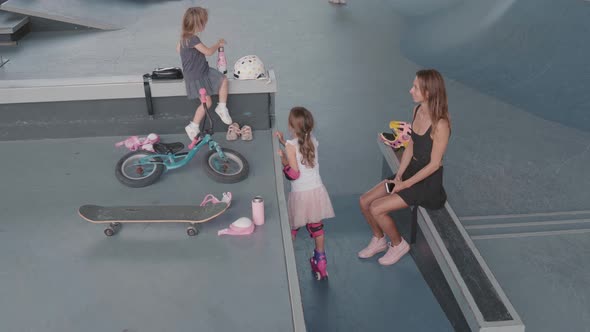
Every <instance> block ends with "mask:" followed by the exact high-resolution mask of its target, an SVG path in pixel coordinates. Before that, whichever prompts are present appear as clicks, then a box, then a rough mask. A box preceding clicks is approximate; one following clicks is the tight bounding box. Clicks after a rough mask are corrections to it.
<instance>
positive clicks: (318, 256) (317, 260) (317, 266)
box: [309, 249, 328, 280]
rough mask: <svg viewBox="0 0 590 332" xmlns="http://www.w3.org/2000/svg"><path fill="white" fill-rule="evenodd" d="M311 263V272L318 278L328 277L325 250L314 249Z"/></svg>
mask: <svg viewBox="0 0 590 332" xmlns="http://www.w3.org/2000/svg"><path fill="white" fill-rule="evenodd" d="M309 263H310V264H311V272H312V273H313V275H314V276H315V278H316V279H317V280H323V279H328V271H327V270H326V268H327V266H328V261H327V260H326V253H325V252H322V253H319V252H317V251H316V250H315V249H314V251H313V256H312V257H311V258H310V259H309Z"/></svg>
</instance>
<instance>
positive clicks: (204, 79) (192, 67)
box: [180, 36, 225, 99]
mask: <svg viewBox="0 0 590 332" xmlns="http://www.w3.org/2000/svg"><path fill="white" fill-rule="evenodd" d="M199 43H201V39H200V38H199V37H197V36H192V37H190V38H189V39H187V40H183V41H181V43H180V60H181V61H182V71H183V75H184V83H185V85H186V95H187V97H188V98H189V99H198V98H199V89H200V88H205V89H206V90H207V94H208V95H209V96H213V95H217V94H219V88H220V87H221V83H222V82H223V79H224V77H225V76H224V75H223V74H222V73H220V72H219V71H217V69H215V68H210V67H209V63H208V62H207V59H206V58H205V55H204V54H203V53H201V52H199V51H198V50H197V49H196V48H195V46H196V45H198V44H199Z"/></svg>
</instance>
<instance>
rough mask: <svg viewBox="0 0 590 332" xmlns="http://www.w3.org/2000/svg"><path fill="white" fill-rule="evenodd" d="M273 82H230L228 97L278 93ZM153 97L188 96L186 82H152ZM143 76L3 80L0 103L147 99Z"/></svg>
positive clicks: (272, 75) (273, 78)
mask: <svg viewBox="0 0 590 332" xmlns="http://www.w3.org/2000/svg"><path fill="white" fill-rule="evenodd" d="M269 77H270V80H247V81H239V80H235V79H232V78H230V79H229V94H256V93H275V92H276V91H277V84H276V77H275V73H274V71H272V70H270V71H269ZM151 89H152V97H153V98H158V97H176V96H186V90H185V86H184V81H183V80H170V81H152V82H151ZM144 96H145V95H144V90H143V77H142V75H133V76H109V77H77V78H60V79H38V80H5V81H0V104H18V103H43V102H57V101H81V100H109V99H133V98H144Z"/></svg>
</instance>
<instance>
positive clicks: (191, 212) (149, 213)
mask: <svg viewBox="0 0 590 332" xmlns="http://www.w3.org/2000/svg"><path fill="white" fill-rule="evenodd" d="M227 208H228V205H227V204H226V203H218V204H209V205H206V206H193V205H156V206H100V205H83V206H81V207H80V208H79V209H78V214H79V215H80V217H82V218H83V219H85V220H87V221H89V222H91V223H95V224H110V226H109V227H108V228H107V229H106V230H105V234H106V235H107V236H112V235H113V234H114V233H115V232H116V230H117V229H118V228H119V227H120V224H122V223H144V222H176V223H189V224H191V226H189V228H188V229H187V233H188V234H189V235H191V236H192V235H196V233H197V231H196V228H194V226H192V225H193V224H198V223H204V222H207V221H209V220H211V219H213V218H215V217H217V216H219V215H220V214H222V213H223V212H225V210H227ZM193 233H194V234H193Z"/></svg>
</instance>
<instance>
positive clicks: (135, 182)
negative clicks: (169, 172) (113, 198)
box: [115, 150, 166, 188]
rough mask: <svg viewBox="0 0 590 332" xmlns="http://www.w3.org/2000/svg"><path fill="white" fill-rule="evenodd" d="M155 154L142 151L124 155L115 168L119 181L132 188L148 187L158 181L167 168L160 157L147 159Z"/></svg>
mask: <svg viewBox="0 0 590 332" xmlns="http://www.w3.org/2000/svg"><path fill="white" fill-rule="evenodd" d="M153 154H154V153H153V152H149V151H142V150H140V151H134V152H130V153H128V154H126V155H124V156H123V157H122V158H121V159H119V162H117V166H116V168H115V175H116V176H117V180H119V182H121V183H122V184H124V185H126V186H128V187H132V188H141V187H147V186H149V185H151V184H153V183H154V182H156V181H158V179H159V178H160V176H162V173H164V170H165V168H166V167H165V166H164V164H163V163H162V159H161V158H159V157H154V158H146V157H149V156H150V155H153ZM142 159H143V161H142ZM146 160H148V162H146Z"/></svg>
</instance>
